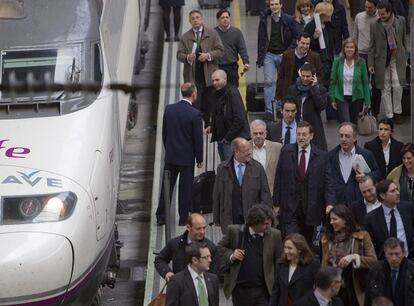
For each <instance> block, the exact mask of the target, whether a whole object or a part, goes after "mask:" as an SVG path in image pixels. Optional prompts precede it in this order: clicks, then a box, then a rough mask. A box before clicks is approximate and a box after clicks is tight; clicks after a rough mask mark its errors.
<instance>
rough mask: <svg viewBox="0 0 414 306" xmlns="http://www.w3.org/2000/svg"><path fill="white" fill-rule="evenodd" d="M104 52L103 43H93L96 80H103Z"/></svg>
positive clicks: (94, 75)
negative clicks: (102, 49) (102, 51)
mask: <svg viewBox="0 0 414 306" xmlns="http://www.w3.org/2000/svg"><path fill="white" fill-rule="evenodd" d="M102 70H103V69H102V53H101V45H100V44H99V43H94V44H93V80H94V81H95V82H99V83H101V82H102Z"/></svg>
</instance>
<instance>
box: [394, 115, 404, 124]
mask: <svg viewBox="0 0 414 306" xmlns="http://www.w3.org/2000/svg"><path fill="white" fill-rule="evenodd" d="M394 122H395V123H396V124H403V123H404V117H403V116H401V114H394Z"/></svg>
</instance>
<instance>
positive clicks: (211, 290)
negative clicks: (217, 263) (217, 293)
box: [204, 274, 214, 305]
mask: <svg viewBox="0 0 414 306" xmlns="http://www.w3.org/2000/svg"><path fill="white" fill-rule="evenodd" d="M204 280H205V281H206V286H207V295H208V302H209V304H210V305H213V303H214V298H213V296H214V294H213V293H214V288H213V284H212V283H211V279H210V277H209V276H208V275H206V274H204Z"/></svg>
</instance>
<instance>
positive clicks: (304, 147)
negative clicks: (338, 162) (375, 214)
mask: <svg viewBox="0 0 414 306" xmlns="http://www.w3.org/2000/svg"><path fill="white" fill-rule="evenodd" d="M296 135H297V136H296V140H297V143H296V144H289V145H285V146H283V148H282V152H281V155H280V162H279V164H278V168H277V171H276V178H275V186H274V191H273V194H274V200H273V203H274V204H275V205H276V206H278V207H279V208H280V221H281V225H282V233H283V236H284V237H285V236H286V235H288V234H290V233H300V234H302V235H303V236H305V238H306V240H307V242H308V243H309V244H311V243H312V235H313V231H314V227H315V226H318V225H321V223H322V220H323V218H324V216H325V211H326V207H327V206H329V205H333V204H335V202H334V201H335V194H334V191H333V184H332V180H331V168H330V164H329V162H328V154H327V153H326V152H325V151H322V150H320V149H319V148H318V147H317V146H315V145H313V144H312V145H311V140H312V138H313V129H312V126H311V125H310V124H309V123H308V122H306V121H302V122H299V123H298V125H297V130H296Z"/></svg>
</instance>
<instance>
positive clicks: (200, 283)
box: [166, 242, 219, 306]
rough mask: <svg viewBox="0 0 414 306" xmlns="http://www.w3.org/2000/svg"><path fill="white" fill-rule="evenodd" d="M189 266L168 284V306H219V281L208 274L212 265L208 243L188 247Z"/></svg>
mask: <svg viewBox="0 0 414 306" xmlns="http://www.w3.org/2000/svg"><path fill="white" fill-rule="evenodd" d="M186 253H187V256H188V259H189V262H190V263H189V265H188V266H187V268H186V269H184V270H182V271H181V272H178V273H177V274H175V275H174V276H173V277H172V278H171V281H170V282H169V283H168V289H167V297H166V305H167V306H188V305H198V306H218V305H219V279H218V277H217V275H215V274H212V273H208V272H207V271H208V270H209V269H210V263H211V254H210V250H209V249H208V246H207V244H206V243H200V242H193V243H192V244H190V245H189V246H187V247H186Z"/></svg>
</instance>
